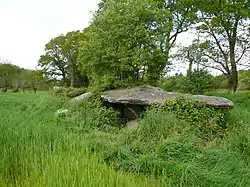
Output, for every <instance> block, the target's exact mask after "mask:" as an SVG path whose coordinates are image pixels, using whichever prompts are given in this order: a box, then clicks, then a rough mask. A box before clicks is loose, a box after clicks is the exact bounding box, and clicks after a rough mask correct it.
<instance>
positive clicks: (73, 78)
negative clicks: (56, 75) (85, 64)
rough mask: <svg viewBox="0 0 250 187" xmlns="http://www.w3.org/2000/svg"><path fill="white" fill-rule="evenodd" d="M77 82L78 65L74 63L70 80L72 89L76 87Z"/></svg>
mask: <svg viewBox="0 0 250 187" xmlns="http://www.w3.org/2000/svg"><path fill="white" fill-rule="evenodd" d="M75 80H76V65H75V64H74V63H72V67H71V79H70V87H72V88H74V87H75Z"/></svg>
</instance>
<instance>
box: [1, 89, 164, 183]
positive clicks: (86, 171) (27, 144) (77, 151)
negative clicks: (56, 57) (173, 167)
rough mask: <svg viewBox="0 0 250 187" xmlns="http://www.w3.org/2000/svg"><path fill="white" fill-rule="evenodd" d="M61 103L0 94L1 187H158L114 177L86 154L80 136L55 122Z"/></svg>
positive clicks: (136, 179) (142, 179)
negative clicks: (56, 112) (55, 113)
mask: <svg viewBox="0 0 250 187" xmlns="http://www.w3.org/2000/svg"><path fill="white" fill-rule="evenodd" d="M17 94H18V93H17ZM63 104H64V103H63V102H62V101H61V100H58V99H57V98H53V97H51V96H49V95H47V94H45V93H37V94H30V93H26V94H18V95H16V94H3V93H2V94H0V111H1V112H0V118H1V121H0V129H1V132H2V134H1V138H0V139H1V141H0V147H1V152H0V158H1V171H0V185H1V186H27V187H28V186H72V185H73V186H85V185H86V186H131V187H138V186H139V187H144V186H149V187H151V186H152V187H153V186H157V185H158V184H160V185H161V182H160V181H158V180H157V179H155V178H153V177H142V176H140V175H132V174H128V173H121V172H116V171H114V169H113V168H111V167H108V166H107V165H106V164H104V163H103V162H102V161H100V159H99V158H98V157H97V156H94V155H93V154H91V153H90V152H88V151H87V149H86V140H85V139H84V137H83V135H82V134H79V133H69V132H68V131H66V130H65V128H64V127H62V124H63V120H62V121H58V120H55V117H54V116H53V115H54V112H55V111H56V110H57V109H58V108H60V107H62V105H63ZM72 120H73V119H72Z"/></svg>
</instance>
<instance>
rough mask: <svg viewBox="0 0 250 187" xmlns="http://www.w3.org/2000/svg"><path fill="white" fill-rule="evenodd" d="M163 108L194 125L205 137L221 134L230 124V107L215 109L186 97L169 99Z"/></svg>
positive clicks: (209, 137)
mask: <svg viewBox="0 0 250 187" xmlns="http://www.w3.org/2000/svg"><path fill="white" fill-rule="evenodd" d="M163 108H164V110H167V111H170V112H172V113H174V114H176V115H177V117H178V118H180V119H182V120H185V121H187V122H188V123H189V124H191V125H194V127H195V129H196V130H198V132H199V135H200V136H202V137H203V138H208V139H211V137H212V138H213V136H218V135H221V134H223V133H224V131H225V129H226V128H227V126H228V122H227V121H228V115H229V111H228V109H214V108H210V107H207V106H205V105H204V104H201V103H198V102H195V101H193V100H187V99H184V98H180V99H177V100H171V101H168V102H166V103H165V105H164V107H163Z"/></svg>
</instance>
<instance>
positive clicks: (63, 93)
mask: <svg viewBox="0 0 250 187" xmlns="http://www.w3.org/2000/svg"><path fill="white" fill-rule="evenodd" d="M86 91H87V89H86V88H66V87H54V88H53V89H51V93H52V95H54V96H58V97H68V98H73V97H77V96H79V95H82V94H84V93H86Z"/></svg>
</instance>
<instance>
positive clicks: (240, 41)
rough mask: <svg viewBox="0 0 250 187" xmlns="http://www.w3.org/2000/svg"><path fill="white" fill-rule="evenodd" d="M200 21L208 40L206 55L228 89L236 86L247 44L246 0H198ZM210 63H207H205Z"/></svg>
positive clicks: (248, 8) (248, 9)
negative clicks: (219, 72)
mask: <svg viewBox="0 0 250 187" xmlns="http://www.w3.org/2000/svg"><path fill="white" fill-rule="evenodd" d="M199 8H200V14H199V15H200V18H201V23H202V25H201V26H199V27H198V29H199V30H200V31H201V33H203V36H204V38H205V39H206V40H208V42H207V44H209V45H208V47H207V53H206V57H207V58H208V59H209V60H211V61H212V62H214V63H215V64H216V65H215V66H213V67H214V68H216V69H218V70H221V71H222V72H223V73H224V74H225V75H226V76H227V77H228V82H229V86H230V89H232V90H233V91H236V90H237V86H238V69H237V64H239V63H240V61H241V60H242V58H243V57H244V55H245V54H246V51H247V49H248V47H249V39H248V38H247V37H246V35H245V33H246V28H247V25H248V20H249V16H250V2H249V1H248V0H210V1H207V0H206V1H205V0H203V1H200V4H199ZM207 66H208V67H211V65H210V64H207Z"/></svg>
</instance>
